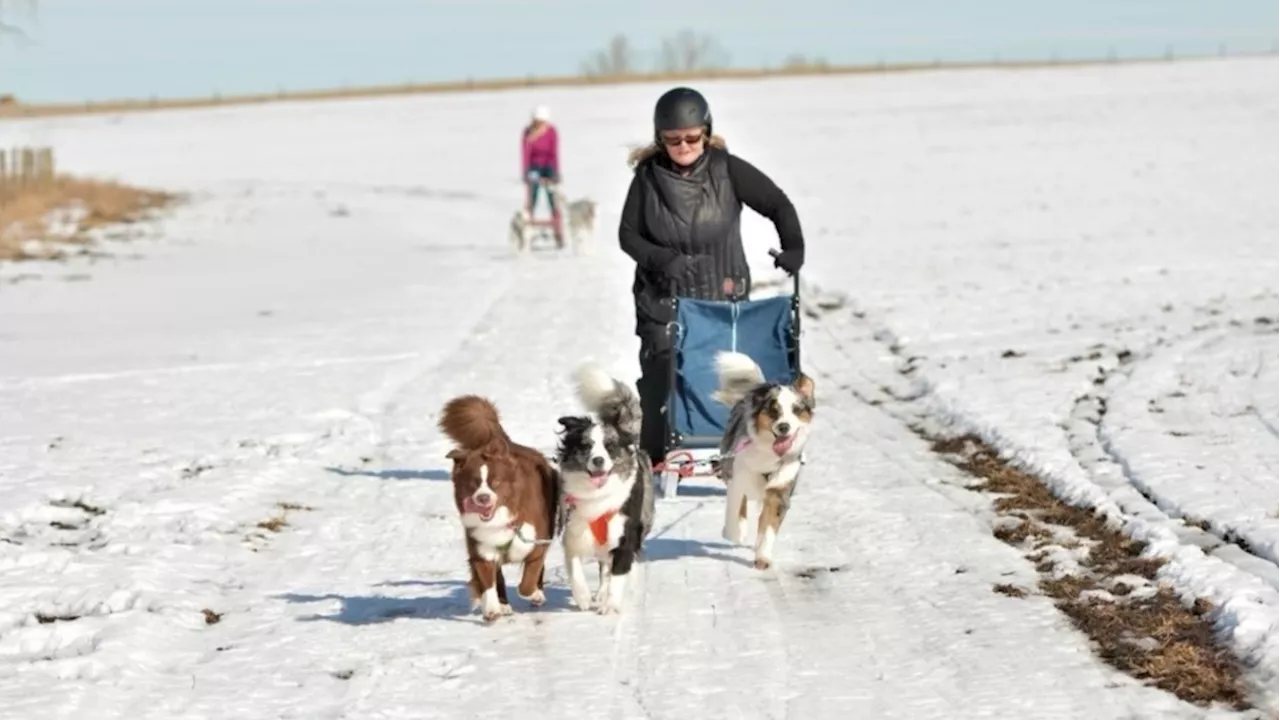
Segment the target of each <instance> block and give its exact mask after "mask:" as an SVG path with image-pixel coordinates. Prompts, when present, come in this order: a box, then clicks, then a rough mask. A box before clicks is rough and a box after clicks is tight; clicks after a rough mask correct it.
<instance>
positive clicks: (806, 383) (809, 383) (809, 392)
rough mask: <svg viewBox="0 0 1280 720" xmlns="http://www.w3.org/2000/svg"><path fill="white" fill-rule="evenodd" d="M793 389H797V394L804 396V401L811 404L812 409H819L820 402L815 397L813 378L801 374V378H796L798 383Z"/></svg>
mask: <svg viewBox="0 0 1280 720" xmlns="http://www.w3.org/2000/svg"><path fill="white" fill-rule="evenodd" d="M793 387H794V388H795V389H796V392H798V393H800V394H801V395H803V396H804V399H805V400H807V401H808V402H809V406H810V407H817V405H818V400H817V399H816V398H815V397H814V396H813V378H811V377H809V376H808V375H805V374H804V373H800V376H799V377H797V378H796V382H795V385H793Z"/></svg>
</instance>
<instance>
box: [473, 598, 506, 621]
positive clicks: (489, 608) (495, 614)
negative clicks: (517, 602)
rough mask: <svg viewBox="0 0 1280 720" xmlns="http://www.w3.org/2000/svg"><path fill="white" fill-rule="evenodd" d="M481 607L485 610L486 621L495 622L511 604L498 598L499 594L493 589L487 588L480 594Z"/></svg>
mask: <svg viewBox="0 0 1280 720" xmlns="http://www.w3.org/2000/svg"><path fill="white" fill-rule="evenodd" d="M480 607H481V609H482V611H483V612H484V620H485V622H493V621H494V620H497V619H498V618H500V617H502V616H503V615H505V614H506V613H507V611H509V610H510V609H511V606H510V605H507V604H506V603H504V602H502V601H500V600H498V594H497V593H496V592H494V591H493V590H486V591H485V592H484V594H483V595H481V596H480Z"/></svg>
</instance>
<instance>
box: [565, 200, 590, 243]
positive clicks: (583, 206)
mask: <svg viewBox="0 0 1280 720" xmlns="http://www.w3.org/2000/svg"><path fill="white" fill-rule="evenodd" d="M565 209H566V210H567V212H568V213H569V238H570V239H571V240H572V242H573V250H574V252H576V253H581V252H582V251H583V250H585V249H587V248H589V247H590V245H589V244H588V241H589V240H590V239H591V237H592V236H593V235H594V234H595V230H596V203H595V201H594V200H590V199H588V198H581V199H578V200H574V201H573V202H571V203H569V204H568V205H566V206H565Z"/></svg>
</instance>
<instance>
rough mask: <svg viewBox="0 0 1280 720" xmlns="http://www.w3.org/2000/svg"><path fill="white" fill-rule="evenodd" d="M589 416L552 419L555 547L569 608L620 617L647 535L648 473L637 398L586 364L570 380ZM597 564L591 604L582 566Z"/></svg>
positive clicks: (650, 523)
mask: <svg viewBox="0 0 1280 720" xmlns="http://www.w3.org/2000/svg"><path fill="white" fill-rule="evenodd" d="M574 385H575V389H576V391H577V395H578V399H579V400H580V401H581V402H582V405H583V407H585V408H586V410H587V411H588V412H590V413H591V414H592V415H591V416H582V415H577V416H574V415H570V416H565V417H562V418H560V421H559V422H560V425H561V426H562V435H561V437H560V441H559V443H558V445H557V447H556V462H557V464H558V465H559V466H560V475H561V478H562V479H563V483H564V495H563V497H564V503H565V511H566V517H565V520H564V530H563V535H562V538H561V539H562V542H563V544H564V559H565V567H566V568H567V570H568V573H569V586H570V589H571V590H572V592H573V602H574V604H575V605H577V606H578V608H579V609H581V610H589V609H591V607H592V603H593V601H594V605H595V608H596V610H597V612H599V613H600V614H601V615H607V614H610V613H618V612H621V611H622V604H623V600H624V598H625V593H626V581H627V577H628V575H629V574H630V572H631V568H632V565H633V564H634V563H635V561H636V558H637V556H638V555H639V554H640V551H641V546H642V544H643V542H644V539H645V538H646V537H648V535H649V532H650V531H651V530H652V529H653V516H654V496H653V468H652V467H651V465H650V462H649V458H648V456H646V455H644V454H643V453H642V452H641V451H640V447H639V434H640V398H639V397H638V396H637V395H636V393H635V391H634V390H632V389H631V387H630V386H628V385H625V384H623V383H621V382H619V381H618V380H615V379H614V378H612V377H610V376H609V374H608V373H606V372H604V371H603V370H601V369H599V368H597V367H595V366H592V365H587V366H584V367H582V368H579V369H578V371H577V372H576V373H575V374H574ZM588 558H594V559H595V560H596V561H597V562H599V566H600V587H599V589H598V590H597V591H596V594H595V597H594V598H592V596H591V592H590V589H589V588H588V586H587V575H586V571H585V569H584V568H583V560H585V559H588Z"/></svg>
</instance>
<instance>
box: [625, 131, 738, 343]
mask: <svg viewBox="0 0 1280 720" xmlns="http://www.w3.org/2000/svg"><path fill="white" fill-rule="evenodd" d="M667 166H668V163H666V162H664V158H663V156H661V155H657V156H654V157H651V158H649V159H647V160H645V161H643V162H641V163H640V165H639V166H637V168H636V174H637V175H638V176H639V179H640V181H641V184H642V189H643V206H642V211H641V227H640V233H641V235H643V236H644V237H645V238H646V239H648V240H649V241H650V242H652V243H654V244H655V245H659V246H661V247H665V248H671V249H672V250H675V251H677V252H679V253H680V254H682V255H687V256H690V257H692V258H694V262H695V263H696V268H697V270H696V272H695V273H693V274H692V275H691V276H689V277H684V278H679V279H677V280H675V281H674V282H673V281H672V280H671V279H668V278H666V277H664V276H662V274H661V273H656V272H649V271H646V270H644V269H643V268H639V267H637V268H636V275H635V284H634V285H633V286H632V291H633V292H634V293H635V298H636V332H637V333H639V334H641V335H642V336H643V335H652V334H654V333H655V332H662V328H664V327H665V325H666V323H667V322H668V321H669V320H670V319H671V308H672V305H671V302H670V300H669V299H670V297H671V295H672V293H674V294H675V295H677V296H679V297H691V298H698V299H703V300H725V299H728V298H730V297H731V296H733V295H735V294H736V295H743V296H745V295H746V294H747V293H749V292H750V291H751V272H750V269H749V268H748V267H747V256H746V252H745V251H744V250H743V247H742V228H741V223H740V220H741V217H742V203H741V202H740V201H739V200H738V196H737V193H735V192H734V189H733V182H732V181H731V180H730V179H729V153H728V152H727V151H725V150H722V149H719V148H707V150H706V152H704V153H703V155H702V157H700V158H698V161H697V162H696V163H695V164H694V166H693V169H692V171H690V173H689V174H688V175H680V174H679V173H678V172H676V171H675V170H672V169H670V168H669V167H667Z"/></svg>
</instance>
